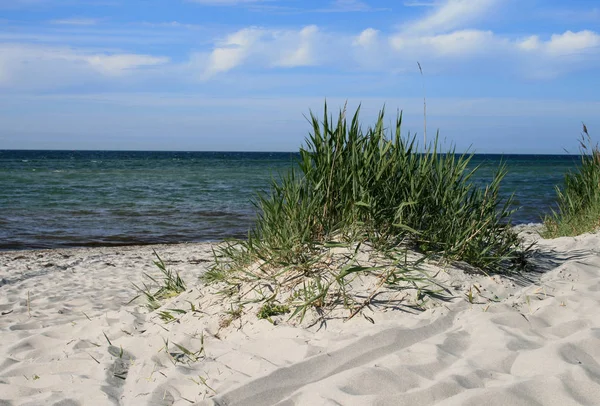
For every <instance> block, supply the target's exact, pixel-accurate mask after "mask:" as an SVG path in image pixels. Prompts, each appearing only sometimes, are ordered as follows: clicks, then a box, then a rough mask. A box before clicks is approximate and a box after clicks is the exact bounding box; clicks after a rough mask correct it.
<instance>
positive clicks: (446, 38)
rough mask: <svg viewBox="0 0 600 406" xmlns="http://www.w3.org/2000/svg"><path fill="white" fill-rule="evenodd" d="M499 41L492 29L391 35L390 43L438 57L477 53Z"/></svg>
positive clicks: (401, 50)
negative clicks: (421, 34)
mask: <svg viewBox="0 0 600 406" xmlns="http://www.w3.org/2000/svg"><path fill="white" fill-rule="evenodd" d="M497 41H498V40H497V39H496V38H495V37H494V34H493V33H492V32H491V31H480V30H460V31H454V32H451V33H448V34H439V35H424V36H419V37H417V36H407V35H405V34H398V35H395V36H391V37H390V44H391V46H392V48H394V49H395V50H396V51H399V52H406V51H410V52H413V53H414V54H415V55H428V54H429V55H432V56H436V57H440V56H461V57H462V56H467V55H470V54H476V53H478V52H481V51H486V50H488V47H489V45H490V44H492V43H494V42H497Z"/></svg>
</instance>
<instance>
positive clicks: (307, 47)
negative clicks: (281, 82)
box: [275, 25, 319, 68]
mask: <svg viewBox="0 0 600 406" xmlns="http://www.w3.org/2000/svg"><path fill="white" fill-rule="evenodd" d="M318 34H319V29H318V28H317V26H315V25H309V26H308V27H304V28H303V29H302V30H300V32H299V33H298V34H296V33H293V35H291V37H292V38H290V42H291V43H292V44H290V45H288V46H287V47H285V48H284V49H283V50H282V54H283V55H282V56H281V58H279V59H278V60H277V61H276V62H275V66H282V67H287V68H293V67H296V66H308V65H312V64H314V63H315V59H314V55H313V44H314V41H315V40H316V38H317V36H318ZM289 36H290V35H289V34H288V37H289ZM290 48H291V49H290Z"/></svg>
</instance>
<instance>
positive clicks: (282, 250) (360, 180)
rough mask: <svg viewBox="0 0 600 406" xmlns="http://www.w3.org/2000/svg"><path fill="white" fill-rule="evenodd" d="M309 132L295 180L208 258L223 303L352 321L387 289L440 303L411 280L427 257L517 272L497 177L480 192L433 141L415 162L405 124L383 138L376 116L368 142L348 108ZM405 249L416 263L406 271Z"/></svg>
mask: <svg viewBox="0 0 600 406" xmlns="http://www.w3.org/2000/svg"><path fill="white" fill-rule="evenodd" d="M310 122H311V124H312V133H311V134H310V136H309V138H308V139H307V140H306V147H305V148H302V149H301V150H300V161H299V165H298V166H299V170H296V169H293V170H291V171H290V172H289V173H288V174H286V175H284V176H282V177H281V179H279V180H278V181H275V180H274V181H273V182H272V184H271V189H270V191H269V192H268V193H262V194H259V196H258V199H257V201H256V202H255V204H256V207H257V209H258V219H257V222H256V226H255V227H254V228H253V229H252V230H251V231H250V233H249V235H248V238H247V240H245V241H230V242H227V243H225V244H223V245H222V246H221V247H220V248H219V250H218V251H217V252H216V253H215V258H216V265H215V266H214V267H213V269H211V270H210V271H209V272H207V273H206V275H205V276H204V279H205V281H207V282H220V283H222V284H223V286H224V287H223V292H224V294H228V295H230V296H232V297H234V296H235V297H236V298H237V299H236V300H239V301H241V302H244V301H246V302H247V303H250V302H253V301H259V302H266V303H270V302H272V301H276V302H278V303H281V304H283V305H285V306H289V307H290V309H293V311H292V312H291V317H294V316H299V317H300V319H302V318H303V317H304V315H305V314H306V311H307V310H308V309H312V310H314V311H315V312H316V313H318V314H324V312H327V311H330V310H331V309H333V308H335V307H338V306H339V305H342V307H343V308H346V309H347V310H348V311H349V314H348V316H349V317H353V316H354V315H355V314H357V311H359V310H361V309H363V308H364V307H367V306H369V304H370V303H371V302H372V301H373V300H374V299H375V298H376V296H378V295H379V293H380V290H381V289H382V288H383V287H385V288H388V289H391V290H397V289H407V288H414V289H418V290H419V291H420V292H427V293H428V294H436V293H439V292H440V288H439V287H437V286H435V284H433V282H432V281H431V280H430V278H429V276H428V275H426V274H425V273H424V272H423V271H421V270H419V265H420V264H421V263H422V262H423V260H424V259H425V258H427V257H436V258H438V259H441V260H444V261H447V262H454V261H462V262H466V263H468V264H470V265H472V266H474V267H476V268H478V269H480V270H481V271H482V272H486V273H487V272H505V273H510V272H515V271H518V270H519V269H520V267H521V266H522V265H523V264H522V261H521V259H522V258H523V252H524V249H523V248H522V247H521V240H520V239H519V237H518V236H517V234H516V233H515V232H514V231H513V230H512V228H511V226H510V216H511V214H512V211H511V210H510V209H509V207H510V206H511V204H512V199H510V198H509V199H507V200H506V201H504V202H501V199H500V197H499V190H500V183H501V181H502V179H503V177H504V175H505V174H506V169H505V168H504V167H501V168H499V169H498V171H497V173H496V175H495V176H494V178H493V179H492V180H491V182H490V183H489V184H488V185H487V186H486V187H484V188H479V187H476V186H475V185H474V184H473V183H472V182H471V178H472V176H473V174H474V173H475V171H476V170H477V169H476V168H475V169H468V165H469V163H470V160H471V157H472V155H466V154H462V155H458V154H456V153H455V150H454V149H453V148H451V149H450V150H448V151H447V152H440V151H439V148H440V146H439V143H438V138H437V137H436V138H435V139H434V140H433V141H432V142H430V143H428V144H426V145H425V146H424V151H421V152H419V151H418V149H419V148H418V145H417V143H416V140H415V137H411V136H410V135H409V136H408V137H403V136H401V123H402V115H401V114H399V115H398V117H397V119H396V124H395V128H394V129H393V131H392V132H391V133H389V132H388V131H387V130H386V128H385V126H384V113H383V111H382V112H381V113H380V114H379V117H378V119H377V121H376V123H375V125H374V126H373V127H370V128H368V129H366V130H363V128H362V127H361V125H360V123H359V110H357V111H356V113H355V114H354V116H353V118H352V119H351V120H350V121H348V120H347V118H346V111H345V108H344V110H342V111H340V114H339V116H338V119H337V122H335V121H334V120H333V118H330V117H328V111H327V105H326V106H325V113H324V118H323V121H322V122H320V121H319V119H318V118H317V117H316V116H314V115H313V114H312V113H311V117H310ZM409 249H410V250H414V251H417V252H418V253H419V254H418V255H416V256H414V258H413V257H411V259H410V260H409V259H408V257H407V255H406V253H407V250H409ZM374 262H376V263H378V265H377V266H373V263H374ZM359 286H362V287H359ZM365 286H366V288H365ZM365 289H366V290H365ZM365 292H366V293H365ZM357 309H358V310H357Z"/></svg>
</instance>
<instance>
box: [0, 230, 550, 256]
mask: <svg viewBox="0 0 600 406" xmlns="http://www.w3.org/2000/svg"><path fill="white" fill-rule="evenodd" d="M542 227H543V223H541V222H540V223H532V222H530V223H522V224H515V225H513V226H512V228H513V229H514V230H515V231H517V232H523V231H526V232H529V231H531V232H534V233H535V232H537V231H539V230H540V229H541V228H542ZM230 238H233V239H235V238H236V237H230ZM240 239H244V238H240ZM226 240H227V239H220V240H206V241H180V242H149V243H140V242H138V241H136V242H133V243H131V244H127V243H125V244H119V243H115V244H102V243H98V244H96V243H90V244H84V245H73V246H70V245H67V246H58V247H41V248H36V247H33V248H30V247H28V248H17V249H15V248H2V247H0V255H2V254H6V253H17V252H42V251H44V252H45V251H55V250H77V249H95V248H130V247H140V248H141V247H154V246H156V247H162V246H178V245H194V244H209V245H216V244H219V243H222V242H223V241H226Z"/></svg>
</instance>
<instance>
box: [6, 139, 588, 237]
mask: <svg viewBox="0 0 600 406" xmlns="http://www.w3.org/2000/svg"><path fill="white" fill-rule="evenodd" d="M296 158H297V155H296V154H293V153H254V152H253V153H237V152H223V153H221V152H120V151H119V152H117V151H1V150H0V249H31V248H56V247H73V246H110V245H129V244H149V243H175V242H191V241H215V240H220V239H223V238H227V237H244V236H245V235H246V234H247V231H248V229H249V228H250V227H251V225H252V222H253V220H254V218H255V210H254V207H253V205H252V203H251V199H252V198H253V197H254V194H255V192H256V191H257V190H261V189H266V188H268V182H269V180H270V179H271V177H273V176H275V177H276V176H277V175H278V173H282V172H285V171H286V170H288V169H289V168H290V167H291V166H292V165H294V162H295V159H296ZM501 159H504V161H505V162H506V164H507V165H508V169H509V174H508V176H507V177H506V179H505V181H504V183H503V193H504V194H505V195H508V194H511V193H515V197H516V203H517V204H518V205H519V206H520V207H521V208H520V210H519V211H518V212H517V214H516V215H515V217H514V222H515V223H528V222H538V221H540V216H541V215H543V214H544V213H547V212H548V210H549V208H550V207H551V206H552V205H553V203H554V198H555V192H554V185H557V184H561V183H562V179H563V176H564V173H565V172H566V171H567V170H569V169H572V168H574V166H575V165H576V163H577V157H574V156H564V155H563V156H549V155H511V156H504V157H502V156H499V155H476V156H475V157H474V159H473V161H472V163H473V165H479V164H481V165H482V167H481V169H480V170H479V171H478V176H477V178H476V179H475V182H476V183H478V184H483V183H484V182H487V181H489V180H490V179H491V177H492V175H493V172H494V170H495V169H496V168H497V167H498V164H499V162H500V160H501Z"/></svg>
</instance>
